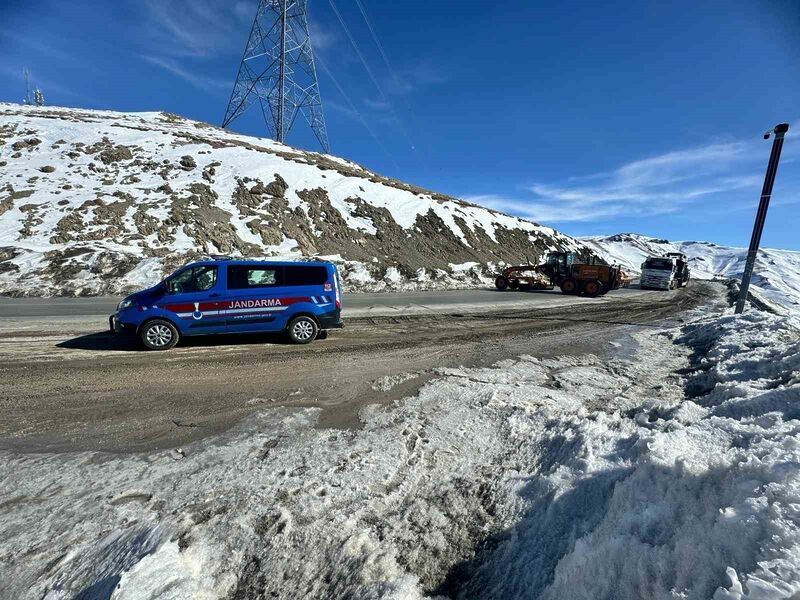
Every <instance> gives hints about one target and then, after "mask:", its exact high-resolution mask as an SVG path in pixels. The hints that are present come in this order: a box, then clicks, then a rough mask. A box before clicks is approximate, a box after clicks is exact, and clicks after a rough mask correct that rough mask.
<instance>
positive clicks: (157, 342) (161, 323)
mask: <svg viewBox="0 0 800 600" xmlns="http://www.w3.org/2000/svg"><path fill="white" fill-rule="evenodd" d="M179 338H180V334H179V333H178V328H177V327H175V325H173V324H172V323H170V322H169V321H167V320H165V319H153V320H152V321H147V323H145V324H144V325H142V327H141V328H140V329H139V341H140V342H141V344H142V346H144V347H145V348H146V349H147V350H169V349H170V348H174V347H175V344H177V343H178V339H179Z"/></svg>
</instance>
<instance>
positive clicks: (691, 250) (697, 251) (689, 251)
mask: <svg viewBox="0 0 800 600" xmlns="http://www.w3.org/2000/svg"><path fill="white" fill-rule="evenodd" d="M580 240H581V241H582V242H583V243H584V244H586V245H587V246H588V247H589V248H591V249H592V250H593V251H594V252H596V253H597V254H598V255H599V256H601V257H603V259H604V260H606V261H607V262H610V263H619V264H621V265H622V266H623V267H625V268H626V269H628V270H629V271H630V272H632V273H639V272H640V270H641V264H642V263H643V262H644V260H645V258H647V257H648V256H660V255H663V254H666V253H667V252H682V253H684V254H685V255H686V256H687V257H688V258H689V267H690V269H691V274H692V277H694V278H697V279H741V277H742V272H743V271H744V265H745V261H746V260H747V249H746V248H733V247H730V246H720V245H718V244H714V243H712V242H697V241H691V242H672V241H669V240H663V239H658V238H653V237H648V236H645V235H639V234H636V233H621V234H617V235H612V236H596V237H584V238H580ZM752 285H754V286H757V287H758V288H759V289H760V290H761V291H763V292H764V294H765V295H766V296H767V297H768V298H769V299H770V300H772V301H775V302H778V303H780V304H783V305H784V306H787V307H789V308H792V309H794V310H800V252H794V251H791V250H775V249H772V248H762V249H761V250H759V252H758V257H757V258H756V265H755V269H754V270H753V279H752Z"/></svg>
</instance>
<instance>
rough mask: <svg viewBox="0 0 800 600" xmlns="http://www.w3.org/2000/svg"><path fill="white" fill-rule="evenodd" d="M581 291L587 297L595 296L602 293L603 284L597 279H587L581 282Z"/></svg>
mask: <svg viewBox="0 0 800 600" xmlns="http://www.w3.org/2000/svg"><path fill="white" fill-rule="evenodd" d="M583 293H584V295H586V296H589V298H596V297H597V296H599V295H600V294H601V293H603V284H602V283H600V282H599V281H587V282H586V283H584V284H583Z"/></svg>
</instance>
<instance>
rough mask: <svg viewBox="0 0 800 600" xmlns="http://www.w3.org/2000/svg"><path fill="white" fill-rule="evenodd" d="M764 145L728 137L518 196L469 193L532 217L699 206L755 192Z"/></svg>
mask: <svg viewBox="0 0 800 600" xmlns="http://www.w3.org/2000/svg"><path fill="white" fill-rule="evenodd" d="M764 161H765V151H764V148H763V146H757V145H756V144H754V143H749V142H730V143H718V144H709V145H706V146H701V147H696V148H690V149H687V150H678V151H673V152H667V153H664V154H661V155H658V156H654V157H649V158H645V159H641V160H635V161H632V162H629V163H626V164H623V165H622V166H620V167H618V168H617V169H614V170H613V171H610V172H603V173H595V174H590V175H588V176H581V177H570V178H568V179H565V180H564V181H561V182H555V183H535V184H533V185H530V186H527V187H525V188H524V189H525V191H526V192H528V195H527V197H526V196H525V195H523V196H521V197H516V196H504V195H479V196H468V197H467V198H466V199H467V200H469V201H470V202H474V203H476V204H484V205H488V206H491V207H493V208H496V209H498V210H503V211H506V212H512V213H514V214H517V215H520V216H522V217H525V218H528V219H531V220H533V221H541V222H575V221H592V220H602V219H614V218H619V217H642V216H652V215H663V214H670V213H675V212H678V211H682V210H685V209H686V207H687V206H692V207H693V208H696V207H699V208H701V209H702V210H703V211H705V210H706V209H709V208H712V204H713V203H715V202H719V201H720V200H723V199H724V200H725V201H726V202H728V203H729V204H728V205H730V206H732V205H733V201H734V200H735V201H740V200H742V199H744V198H745V197H746V195H747V194H753V193H757V190H758V188H759V186H760V185H761V182H762V181H763V168H764Z"/></svg>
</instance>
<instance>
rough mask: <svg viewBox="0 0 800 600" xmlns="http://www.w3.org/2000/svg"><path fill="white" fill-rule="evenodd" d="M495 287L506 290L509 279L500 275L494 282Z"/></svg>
mask: <svg viewBox="0 0 800 600" xmlns="http://www.w3.org/2000/svg"><path fill="white" fill-rule="evenodd" d="M494 287H496V288H497V289H498V290H505V289H507V288H508V278H507V277H504V276H503V275H500V276H499V277H498V278H497V279H495V280H494Z"/></svg>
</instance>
